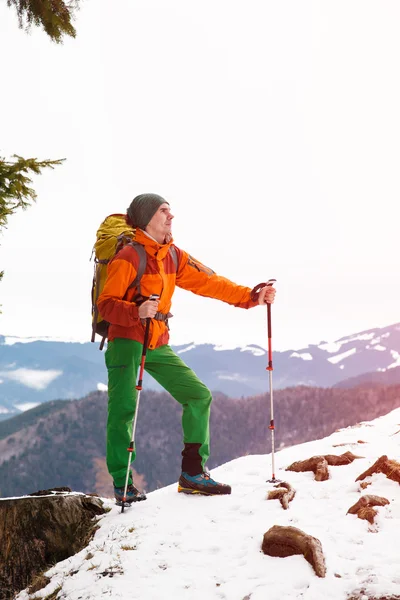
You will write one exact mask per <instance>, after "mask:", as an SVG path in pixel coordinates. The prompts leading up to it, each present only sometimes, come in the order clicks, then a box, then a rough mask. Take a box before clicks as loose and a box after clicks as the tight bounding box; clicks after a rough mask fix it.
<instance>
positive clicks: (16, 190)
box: [0, 154, 65, 229]
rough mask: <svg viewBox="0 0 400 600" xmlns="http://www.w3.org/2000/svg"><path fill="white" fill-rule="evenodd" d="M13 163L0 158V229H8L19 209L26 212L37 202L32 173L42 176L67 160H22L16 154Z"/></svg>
mask: <svg viewBox="0 0 400 600" xmlns="http://www.w3.org/2000/svg"><path fill="white" fill-rule="evenodd" d="M13 158H14V159H15V160H14V161H13V162H7V161H6V160H5V159H4V158H1V157H0V229H2V228H3V227H6V225H7V218H8V217H9V216H10V215H12V214H13V213H14V212H15V211H16V210H17V209H18V208H22V210H26V209H27V208H28V206H30V204H31V203H32V202H35V200H36V192H35V190H34V189H33V188H32V187H30V184H31V183H32V179H31V178H30V177H29V174H30V173H33V174H35V175H40V173H41V171H42V170H43V169H45V168H50V169H54V167H55V166H56V165H60V164H61V163H62V162H63V161H64V160H65V159H59V160H42V161H38V160H37V159H36V158H22V157H21V156H18V155H17V154H14V156H13Z"/></svg>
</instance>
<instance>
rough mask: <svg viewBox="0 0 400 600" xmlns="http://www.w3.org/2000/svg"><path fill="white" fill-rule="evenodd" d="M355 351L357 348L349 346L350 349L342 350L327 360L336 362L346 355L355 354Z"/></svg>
mask: <svg viewBox="0 0 400 600" xmlns="http://www.w3.org/2000/svg"><path fill="white" fill-rule="evenodd" d="M356 352H357V348H351V350H346V352H342V353H341V354H337V355H336V356H331V357H330V358H328V360H329V362H330V363H332V364H336V363H338V362H340V361H341V360H343V359H344V358H347V357H348V356H351V355H352V354H355V353H356Z"/></svg>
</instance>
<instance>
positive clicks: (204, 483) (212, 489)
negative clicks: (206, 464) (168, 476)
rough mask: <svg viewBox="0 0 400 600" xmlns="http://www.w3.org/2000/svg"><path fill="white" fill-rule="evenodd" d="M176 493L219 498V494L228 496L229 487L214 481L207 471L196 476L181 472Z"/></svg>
mask: <svg viewBox="0 0 400 600" xmlns="http://www.w3.org/2000/svg"><path fill="white" fill-rule="evenodd" d="M178 492H183V493H184V494H202V495H204V496H219V495H221V494H230V493H231V486H230V485H226V484H225V483H218V481H214V479H212V478H211V475H210V473H209V472H208V471H203V473H199V474H198V475H189V474H188V473H185V472H184V471H183V472H182V474H181V476H180V478H179V482H178Z"/></svg>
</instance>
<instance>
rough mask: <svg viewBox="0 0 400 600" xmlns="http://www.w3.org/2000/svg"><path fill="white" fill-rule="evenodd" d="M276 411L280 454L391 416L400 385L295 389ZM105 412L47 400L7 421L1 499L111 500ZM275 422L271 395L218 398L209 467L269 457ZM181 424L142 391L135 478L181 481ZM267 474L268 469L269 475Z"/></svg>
mask: <svg viewBox="0 0 400 600" xmlns="http://www.w3.org/2000/svg"><path fill="white" fill-rule="evenodd" d="M274 406H275V423H276V432H275V440H276V449H279V447H283V446H288V445H293V444H300V443H302V442H305V441H309V440H313V439H318V438H322V437H325V436H327V435H329V434H331V433H332V432H333V431H335V430H336V429H338V428H343V427H346V426H349V425H355V424H356V423H359V422H360V421H365V420H371V419H374V418H376V417H378V416H381V415H383V414H386V413H388V412H390V411H391V410H393V409H394V408H397V407H399V406H400V386H381V385H378V384H375V385H372V386H371V387H368V386H359V387H357V388H351V389H339V388H338V389H333V388H329V389H323V388H312V387H306V386H300V387H293V388H287V389H284V390H277V391H276V392H275V394H274ZM39 408H40V410H38V409H39ZM106 409H107V396H106V394H105V393H104V392H94V393H92V394H89V395H88V396H86V397H85V398H82V399H80V400H77V401H74V402H72V401H65V402H63V403H60V402H58V403H57V402H55V403H48V404H47V405H45V406H43V407H37V408H35V409H33V410H30V411H27V412H26V413H24V415H19V416H17V417H14V418H12V419H9V420H8V421H6V422H4V423H3V424H1V425H2V427H1V429H0V434H1V435H0V496H2V497H5V496H14V495H16V496H18V495H22V494H27V493H30V492H33V491H36V490H38V489H46V488H49V487H53V486H69V487H71V488H72V489H74V490H78V491H83V492H94V491H97V492H98V493H100V494H102V495H111V493H112V490H111V481H110V477H109V476H108V473H107V470H106V466H105V424H106ZM22 417H23V419H22ZM269 418H270V414H269V395H268V394H264V395H258V396H252V397H248V398H240V399H231V398H229V397H227V396H225V395H223V394H216V396H215V399H214V402H213V406H212V411H211V436H212V437H211V450H212V451H211V459H210V461H209V464H208V466H209V468H213V467H215V466H217V465H220V464H223V463H225V462H227V461H229V460H232V459H234V458H237V457H239V456H244V455H246V454H265V453H268V452H270V448H271V446H270V444H271V437H270V431H269V430H268V425H269ZM180 422H181V407H180V405H179V404H178V403H177V402H175V401H174V400H173V399H172V398H171V396H169V395H168V394H166V393H164V392H163V393H159V392H154V391H149V390H148V391H143V392H142V397H141V403H140V414H139V419H138V428H137V440H136V442H137V450H138V458H137V460H136V461H135V464H134V467H135V470H136V472H137V479H136V481H137V482H138V483H139V484H140V485H141V486H142V487H144V488H145V489H146V490H147V491H151V490H154V489H156V488H158V487H163V486H165V485H168V484H170V483H173V482H174V481H177V479H178V476H179V473H180V462H181V450H182V440H181V424H180ZM269 469H270V466H269V465H268V464H266V465H265V474H266V476H268V475H270V473H269Z"/></svg>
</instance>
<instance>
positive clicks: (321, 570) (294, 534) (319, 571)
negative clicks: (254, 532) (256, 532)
mask: <svg viewBox="0 0 400 600" xmlns="http://www.w3.org/2000/svg"><path fill="white" fill-rule="evenodd" d="M261 549H262V551H263V552H264V554H268V555H269V556H280V557H282V558H284V557H286V556H293V555H295V554H302V555H303V556H304V558H305V559H306V560H307V561H308V562H309V563H310V565H311V566H312V567H313V569H314V571H315V574H316V575H318V577H325V575H326V566H325V558H324V554H323V551H322V546H321V542H320V541H319V540H318V539H317V538H315V537H313V536H311V535H308V534H306V533H304V531H301V529H297V527H281V526H280V525H274V526H273V527H271V529H268V531H267V532H266V533H264V537H263V542H262V546H261Z"/></svg>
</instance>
